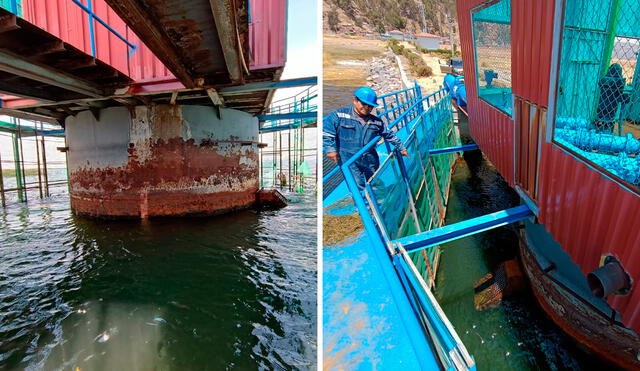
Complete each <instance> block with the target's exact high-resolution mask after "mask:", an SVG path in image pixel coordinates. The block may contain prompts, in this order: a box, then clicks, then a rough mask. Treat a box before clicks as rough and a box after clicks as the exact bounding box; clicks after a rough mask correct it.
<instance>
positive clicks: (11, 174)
mask: <svg viewBox="0 0 640 371" xmlns="http://www.w3.org/2000/svg"><path fill="white" fill-rule="evenodd" d="M24 175H25V176H35V175H38V169H24ZM2 177H3V178H15V177H16V171H15V170H14V169H2Z"/></svg>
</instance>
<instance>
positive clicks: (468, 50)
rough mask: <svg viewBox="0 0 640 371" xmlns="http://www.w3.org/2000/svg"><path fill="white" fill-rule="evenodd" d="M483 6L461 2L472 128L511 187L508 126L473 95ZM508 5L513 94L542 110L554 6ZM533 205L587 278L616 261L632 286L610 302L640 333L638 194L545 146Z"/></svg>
mask: <svg viewBox="0 0 640 371" xmlns="http://www.w3.org/2000/svg"><path fill="white" fill-rule="evenodd" d="M484 2H485V1H478V0H459V1H458V21H459V27H460V37H461V44H462V53H463V63H464V70H465V77H466V78H465V83H466V86H467V100H468V102H469V115H470V117H469V126H470V129H471V135H472V136H473V137H474V139H475V140H476V141H477V143H478V144H479V145H480V148H481V149H482V150H483V152H484V153H485V154H486V155H487V156H488V157H489V159H490V160H491V161H492V162H493V163H494V164H495V165H496V168H497V169H498V171H500V173H501V174H502V175H503V176H504V177H505V178H507V179H508V180H509V183H510V184H511V185H513V176H512V174H513V157H514V153H513V151H514V146H513V138H514V131H513V122H512V121H510V120H509V119H507V118H506V117H505V116H504V115H502V114H500V113H497V110H496V109H494V108H492V107H490V106H489V105H488V104H486V103H484V102H483V101H479V99H478V98H477V88H476V80H475V66H474V57H473V39H472V34H471V11H470V10H471V8H473V7H474V6H477V5H480V4H482V3H484ZM511 4H512V22H511V37H512V76H513V93H514V94H515V95H517V96H520V97H522V98H524V99H527V100H529V101H531V102H533V103H536V104H539V105H541V106H543V107H547V106H548V105H549V103H548V92H549V75H550V71H551V52H552V48H553V46H552V39H553V34H552V33H553V17H554V7H555V4H554V2H553V1H534V0H527V1H524V0H523V1H512V2H511ZM553 84H554V85H555V81H554V82H553ZM547 125H553V120H552V119H549V120H548V122H547ZM505 174H507V175H506V176H505ZM537 201H538V207H539V209H540V215H539V220H540V222H541V223H544V224H545V226H546V229H547V231H549V232H550V233H551V234H552V235H553V237H554V239H555V240H556V241H558V242H559V243H560V244H561V245H562V247H563V249H564V250H565V251H567V253H568V254H569V255H570V256H571V258H572V259H573V261H574V262H575V263H576V264H578V265H579V266H580V268H581V269H582V272H583V273H585V275H586V274H587V273H588V272H590V271H592V270H593V269H595V268H597V266H598V264H599V261H600V257H601V256H602V255H603V254H613V255H615V256H616V257H618V258H619V259H620V261H621V262H622V264H623V266H624V267H625V269H626V270H627V272H629V274H630V275H631V276H632V278H633V280H634V288H633V290H632V291H631V292H630V293H629V294H628V295H625V296H613V295H612V296H610V297H609V303H610V304H611V305H612V306H613V307H614V308H615V309H616V310H618V311H620V313H621V314H622V319H623V322H624V323H625V325H627V326H628V327H630V328H632V329H634V330H635V331H636V332H639V333H640V289H638V288H637V287H638V282H640V233H639V232H638V231H640V196H639V195H638V194H636V193H634V191H631V190H628V189H626V188H624V187H623V186H621V185H620V184H618V183H616V182H615V181H613V180H611V179H610V178H607V177H606V176H605V175H604V174H602V173H601V172H599V171H597V170H596V169H594V168H593V167H592V166H589V165H588V164H586V163H584V162H582V161H581V160H580V159H578V158H577V157H575V156H574V155H572V154H570V153H568V152H566V151H564V150H562V149H561V148H560V147H558V146H557V145H555V144H553V143H548V142H544V141H543V142H542V145H541V154H540V164H539V174H538V191H537Z"/></svg>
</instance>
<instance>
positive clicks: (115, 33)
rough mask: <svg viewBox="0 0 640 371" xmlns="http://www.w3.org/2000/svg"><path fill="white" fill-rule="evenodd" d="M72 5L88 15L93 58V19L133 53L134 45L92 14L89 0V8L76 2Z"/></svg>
mask: <svg viewBox="0 0 640 371" xmlns="http://www.w3.org/2000/svg"><path fill="white" fill-rule="evenodd" d="M71 1H72V2H73V3H74V4H76V5H77V6H79V7H80V9H82V10H84V11H85V12H86V13H87V14H89V27H90V33H91V49H92V52H93V56H94V57H95V55H96V51H95V36H94V32H93V22H92V20H93V19H95V20H96V21H98V22H99V23H100V24H101V25H103V26H104V27H105V28H106V29H107V30H109V31H110V32H111V33H112V34H114V35H116V37H117V38H119V39H120V40H122V41H124V43H125V44H127V45H128V46H129V47H130V48H131V49H132V51H134V50H135V49H136V46H135V45H134V44H132V43H131V42H130V41H129V40H127V39H126V38H125V37H123V36H122V35H120V34H119V33H118V31H116V30H114V29H113V28H112V27H111V26H109V25H108V24H107V23H106V22H105V21H103V20H102V18H100V17H98V16H97V15H96V14H95V13H94V12H93V9H92V8H91V0H88V4H89V7H87V6H85V5H84V4H83V3H81V2H80V1H78V0H71Z"/></svg>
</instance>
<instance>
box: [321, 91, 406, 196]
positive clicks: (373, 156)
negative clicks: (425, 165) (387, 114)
mask: <svg viewBox="0 0 640 371" xmlns="http://www.w3.org/2000/svg"><path fill="white" fill-rule="evenodd" d="M353 95H354V97H353V105H352V106H349V107H345V108H340V109H337V110H335V111H332V112H331V113H329V115H327V116H326V117H325V119H324V120H323V122H322V142H323V147H324V153H325V154H326V155H327V157H328V158H329V159H331V160H332V161H333V162H336V163H338V162H339V161H347V160H348V159H349V158H351V156H353V155H354V154H355V153H356V152H358V151H359V150H361V149H362V147H364V146H365V145H366V144H367V143H369V142H370V141H371V139H373V138H375V137H377V136H381V137H382V138H384V139H385V140H386V141H388V142H389V143H391V144H393V145H394V147H395V149H396V150H397V151H398V152H400V153H401V154H402V155H403V156H406V157H409V153H408V152H407V149H406V148H404V145H403V144H402V141H401V140H400V139H399V138H398V137H397V136H396V135H395V133H394V132H392V131H390V130H389V129H388V128H387V125H386V123H385V122H384V121H383V120H382V119H381V118H380V117H378V116H375V115H372V114H371V111H372V110H373V108H374V107H376V106H377V105H378V104H377V101H378V97H377V95H376V92H375V91H373V89H371V88H367V87H362V88H359V89H358V90H356V91H355V92H354V94H353ZM379 166H380V160H379V158H378V153H377V152H376V148H375V146H374V147H372V148H371V149H370V150H368V151H367V152H365V153H364V154H363V155H362V156H361V157H360V158H359V159H358V160H357V161H356V162H355V163H354V164H353V165H351V166H350V169H351V173H352V174H353V176H354V178H355V180H356V183H357V184H358V187H359V188H360V189H361V190H362V189H364V185H365V183H366V181H367V180H368V179H369V178H371V176H372V175H373V173H375V171H376V170H377V169H378V167H379Z"/></svg>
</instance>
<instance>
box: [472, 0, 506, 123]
mask: <svg viewBox="0 0 640 371" xmlns="http://www.w3.org/2000/svg"><path fill="white" fill-rule="evenodd" d="M472 20H473V46H474V49H475V65H476V72H477V74H476V78H477V86H478V95H479V97H480V98H482V99H484V100H485V101H487V102H489V103H490V104H492V105H494V106H496V107H497V108H499V109H501V110H503V111H505V112H507V113H509V114H511V110H512V105H513V101H512V97H511V1H510V0H502V1H498V2H495V3H493V4H491V5H488V6H484V7H481V8H479V9H478V10H476V11H475V12H473V13H472Z"/></svg>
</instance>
